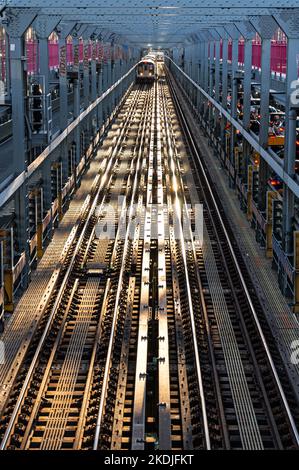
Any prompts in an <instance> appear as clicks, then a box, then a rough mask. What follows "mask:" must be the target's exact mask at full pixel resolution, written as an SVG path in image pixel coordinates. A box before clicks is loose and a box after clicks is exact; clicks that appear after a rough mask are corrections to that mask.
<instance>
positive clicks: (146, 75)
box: [136, 56, 157, 83]
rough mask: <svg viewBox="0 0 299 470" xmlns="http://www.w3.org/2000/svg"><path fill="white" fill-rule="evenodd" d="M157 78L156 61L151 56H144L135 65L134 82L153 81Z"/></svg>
mask: <svg viewBox="0 0 299 470" xmlns="http://www.w3.org/2000/svg"><path fill="white" fill-rule="evenodd" d="M156 78H157V66H156V61H155V60H154V59H153V58H152V57H148V56H146V57H144V58H143V59H141V61H140V62H139V63H138V65H137V71H136V82H137V83H153V82H154V81H155V80H156Z"/></svg>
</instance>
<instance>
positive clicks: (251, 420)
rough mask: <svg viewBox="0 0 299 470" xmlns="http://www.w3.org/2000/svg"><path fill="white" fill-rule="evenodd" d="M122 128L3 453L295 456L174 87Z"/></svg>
mask: <svg viewBox="0 0 299 470" xmlns="http://www.w3.org/2000/svg"><path fill="white" fill-rule="evenodd" d="M116 119H117V126H116V125H114V127H115V137H114V140H113V145H112V146H111V149H110V151H109V152H108V154H107V156H106V158H104V159H103V161H102V164H101V166H100V168H99V174H98V175H97V176H96V178H95V180H94V181H93V184H92V187H91V190H90V194H89V195H88V196H87V198H86V201H85V203H84V205H83V208H82V210H81V217H80V221H79V222H78V223H77V224H76V225H75V227H74V229H73V231H72V233H71V235H70V237H69V239H68V240H67V242H66V244H65V248H64V252H63V255H62V257H61V262H60V265H58V266H57V269H56V272H55V273H54V274H53V275H55V283H54V286H53V289H52V290H51V291H50V292H49V293H48V298H47V302H46V304H45V306H44V310H43V312H42V316H41V320H40V322H39V325H38V327H37V330H36V332H35V334H34V335H33V339H32V340H31V343H30V345H29V348H28V351H27V352H26V354H25V358H24V360H23V361H22V363H21V364H20V365H19V367H18V371H17V373H16V371H14V372H15V373H16V378H15V379H14V380H13V381H12V383H11V386H10V387H9V388H8V389H7V390H6V393H5V401H4V405H3V408H2V412H1V431H0V432H1V446H0V447H1V449H2V450H4V449H52V450H54V449H55V450H58V449H94V450H95V449H112V450H122V449H124V450H125V449H127V450H128V449H132V450H144V449H162V450H171V449H174V450H176V449H177V450H180V449H185V450H188V449H234V448H236V449H264V448H297V447H298V444H299V437H298V431H297V425H298V415H297V414H296V400H295V397H294V394H293V393H292V389H291V387H290V384H289V381H288V378H287V374H286V372H285V370H284V366H283V363H282V360H281V358H280V355H279V353H278V350H277V348H276V346H275V342H274V340H273V337H272V336H271V333H270V331H269V328H268V327H267V324H266V320H265V318H264V315H263V311H262V308H261V305H260V304H259V301H258V297H257V296H256V295H255V292H254V288H253V286H252V283H251V281H250V276H249V275H248V272H246V268H245V265H244V263H243V262H242V258H241V255H240V253H239V252H238V249H237V246H236V244H235V242H234V236H233V234H232V233H231V232H230V231H229V228H228V227H227V221H226V220H225V215H224V214H223V211H222V210H221V205H220V201H218V200H217V199H216V196H215V195H214V193H213V189H212V183H211V182H210V180H209V177H208V175H207V172H206V169H205V168H204V166H203V164H202V163H201V160H200V155H199V152H198V149H197V147H196V144H195V142H194V140H193V138H192V135H191V133H190V131H189V127H188V124H187V122H186V120H185V119H184V115H183V113H182V110H181V107H180V102H179V100H178V97H177V94H176V89H175V87H174V86H173V84H172V82H171V79H170V78H169V77H167V80H165V77H162V78H160V80H159V81H158V82H156V83H155V84H153V85H152V86H148V85H146V86H144V85H139V86H135V87H134V88H133V89H132V91H131V93H130V95H129V97H128V99H127V101H126V102H125V104H124V106H123V108H122V109H121V110H120V113H119V115H118V116H117V118H116ZM108 204H109V206H108ZM201 216H202V218H200V217H201ZM198 224H199V226H198ZM112 227H114V228H115V230H114V231H113V232H109V230H110V229H111V230H112ZM105 231H106V232H107V234H106V236H103V234H104V233H105ZM201 233H202V234H203V237H202V236H201ZM7 374H9V371H8V372H7Z"/></svg>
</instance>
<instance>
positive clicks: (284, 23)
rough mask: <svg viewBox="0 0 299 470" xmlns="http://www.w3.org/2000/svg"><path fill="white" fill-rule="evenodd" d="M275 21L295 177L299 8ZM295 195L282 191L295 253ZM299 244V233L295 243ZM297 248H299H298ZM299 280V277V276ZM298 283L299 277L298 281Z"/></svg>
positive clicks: (287, 152)
mask: <svg viewBox="0 0 299 470" xmlns="http://www.w3.org/2000/svg"><path fill="white" fill-rule="evenodd" d="M275 20H276V21H277V23H278V24H279V26H280V27H281V29H282V30H283V31H284V33H285V34H286V35H287V38H288V42H287V64H286V66H287V69H286V89H285V92H286V106H285V114H286V129H285V146H284V170H285V172H286V173H287V174H288V175H289V176H290V177H291V178H292V177H293V176H294V172H295V160H296V127H297V124H296V122H297V113H298V107H299V106H298V87H299V81H298V56H299V26H298V25H299V9H296V10H295V11H293V12H292V13H291V14H284V15H283V14H281V15H275ZM293 216H294V194H293V193H292V192H291V191H290V189H289V187H288V186H287V185H284V190H283V249H284V251H285V252H286V253H292V251H293V248H294V243H293V238H294V237H293V229H294V227H293ZM295 241H296V242H297V241H298V234H297V238H296V240H295ZM296 246H297V245H296ZM297 277H298V276H297ZM296 281H297V278H296ZM295 290H296V292H295V310H297V311H298V310H299V302H298V298H299V285H298V281H297V283H296V286H295Z"/></svg>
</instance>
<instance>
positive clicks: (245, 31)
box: [237, 21, 256, 180]
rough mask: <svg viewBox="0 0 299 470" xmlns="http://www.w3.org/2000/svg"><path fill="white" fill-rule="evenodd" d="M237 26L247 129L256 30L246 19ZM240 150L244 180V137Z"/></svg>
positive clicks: (247, 158)
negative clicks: (240, 44) (240, 46)
mask: <svg viewBox="0 0 299 470" xmlns="http://www.w3.org/2000/svg"><path fill="white" fill-rule="evenodd" d="M237 27H238V29H239V31H240V33H241V34H242V36H243V38H244V80H243V92H244V93H243V126H244V127H245V129H246V130H248V129H249V127H250V109H251V76H252V40H253V39H254V37H255V35H256V30H255V29H254V27H253V26H252V25H251V24H250V23H249V22H248V21H247V22H244V23H238V24H237ZM242 152H243V158H242V168H241V176H242V177H243V178H244V180H245V178H246V177H247V169H248V165H249V163H250V145H249V143H248V142H247V140H246V139H243V148H242Z"/></svg>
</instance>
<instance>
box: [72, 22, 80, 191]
mask: <svg viewBox="0 0 299 470" xmlns="http://www.w3.org/2000/svg"><path fill="white" fill-rule="evenodd" d="M79 37H80V33H79V31H78V32H77V33H76V34H75V35H73V56H74V63H73V72H74V74H76V75H77V78H75V79H74V119H76V118H77V117H78V116H79V115H80V109H81V96H80V89H81V74H80V60H79ZM74 140H75V146H76V155H75V162H76V165H75V167H77V166H78V164H79V162H80V160H81V148H80V126H76V128H75V130H74ZM76 183H77V172H76V175H75V184H76Z"/></svg>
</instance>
